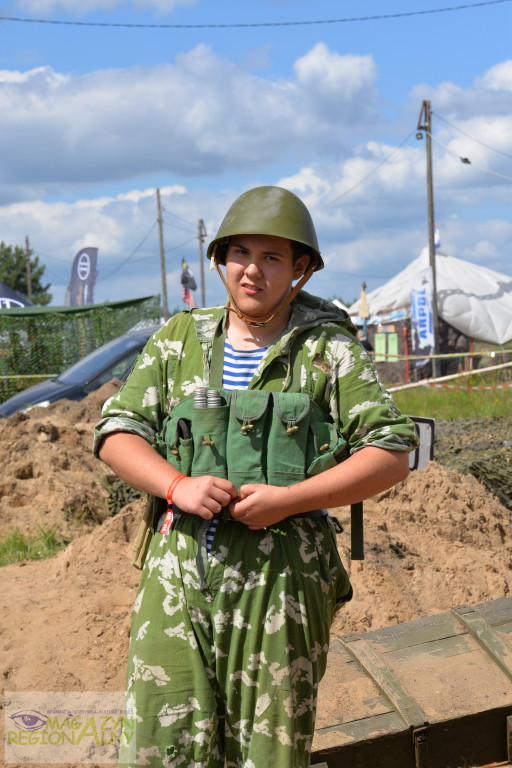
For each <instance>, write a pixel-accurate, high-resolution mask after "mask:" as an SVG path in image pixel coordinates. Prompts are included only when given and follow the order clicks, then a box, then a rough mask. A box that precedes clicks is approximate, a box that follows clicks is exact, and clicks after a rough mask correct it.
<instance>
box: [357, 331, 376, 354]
mask: <svg viewBox="0 0 512 768" xmlns="http://www.w3.org/2000/svg"><path fill="white" fill-rule="evenodd" d="M357 340H358V341H359V343H360V344H361V345H362V346H363V347H364V348H365V349H366V351H367V352H373V346H372V344H371V342H370V341H369V340H368V337H367V336H365V333H364V331H363V330H359V331H358V332H357Z"/></svg>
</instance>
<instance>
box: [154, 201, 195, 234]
mask: <svg viewBox="0 0 512 768" xmlns="http://www.w3.org/2000/svg"><path fill="white" fill-rule="evenodd" d="M162 211H165V213H168V214H169V215H170V216H173V217H174V218H175V219H179V220H180V221H183V222H184V223H185V224H190V226H191V227H194V230H195V228H196V226H197V225H196V222H195V221H188V220H187V219H184V218H183V217H182V216H178V214H177V213H173V212H172V211H170V210H169V209H168V208H166V207H165V205H162Z"/></svg>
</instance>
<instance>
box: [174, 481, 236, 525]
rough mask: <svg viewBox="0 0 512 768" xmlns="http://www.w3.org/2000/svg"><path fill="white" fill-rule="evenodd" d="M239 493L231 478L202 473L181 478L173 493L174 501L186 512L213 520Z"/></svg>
mask: <svg viewBox="0 0 512 768" xmlns="http://www.w3.org/2000/svg"><path fill="white" fill-rule="evenodd" d="M237 495H238V491H237V489H236V486H235V485H233V483H232V482H231V481H230V480H225V479H224V478H222V477H213V475H201V476H200V477H185V478H183V480H180V482H179V483H178V485H177V486H176V488H175V490H174V493H173V495H172V501H173V504H176V505H177V506H178V507H179V508H180V509H182V510H183V511H184V512H188V513H190V514H192V515H199V517H203V518H204V519H205V520H211V519H212V517H214V516H215V515H217V514H219V512H220V511H221V510H222V508H223V507H225V506H227V504H229V502H230V501H231V500H232V499H235V498H236V497H237Z"/></svg>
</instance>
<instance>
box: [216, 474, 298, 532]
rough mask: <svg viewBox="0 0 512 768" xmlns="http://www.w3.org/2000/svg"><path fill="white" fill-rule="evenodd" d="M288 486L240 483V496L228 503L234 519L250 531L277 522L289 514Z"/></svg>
mask: <svg viewBox="0 0 512 768" xmlns="http://www.w3.org/2000/svg"><path fill="white" fill-rule="evenodd" d="M287 497H288V488H286V487H284V488H280V487H278V486H277V485H256V484H254V485H242V487H241V488H240V496H239V498H238V499H235V500H234V501H232V502H231V503H230V505H229V511H230V512H231V515H232V517H233V518H234V519H235V520H238V521H239V522H240V523H244V525H246V526H247V527H248V528H250V529H251V531H257V530H258V529H260V528H267V527H268V526H269V525H273V524H274V523H279V522H280V521H281V520H284V519H285V518H286V517H288V515H289V514H291V510H289V509H287V504H288V498H287Z"/></svg>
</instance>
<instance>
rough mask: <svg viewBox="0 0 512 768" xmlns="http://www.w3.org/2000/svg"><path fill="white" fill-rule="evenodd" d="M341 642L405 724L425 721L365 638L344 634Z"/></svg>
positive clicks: (418, 723) (416, 706) (418, 724)
mask: <svg viewBox="0 0 512 768" xmlns="http://www.w3.org/2000/svg"><path fill="white" fill-rule="evenodd" d="M342 642H343V644H344V647H345V648H346V650H347V651H348V652H349V653H350V654H351V656H353V658H354V659H355V660H356V661H357V663H358V664H359V665H360V666H361V668H362V669H363V670H364V672H365V673H366V674H367V675H368V676H369V677H370V678H371V679H372V680H373V682H374V683H375V685H376V686H377V688H378V690H379V691H380V692H381V693H382V695H383V696H385V697H386V699H387V700H388V701H389V702H390V703H391V705H392V707H393V708H394V709H395V710H396V711H397V712H398V713H399V714H400V715H401V716H402V717H403V719H404V721H405V724H406V725H409V726H414V727H418V726H420V725H423V724H424V723H425V722H426V717H425V715H424V713H423V712H422V710H421V708H420V707H419V706H418V704H417V703H416V701H415V700H414V699H413V698H412V697H411V696H409V695H408V694H407V693H406V691H405V690H404V688H403V687H402V685H401V684H400V682H399V680H398V678H397V677H396V676H395V675H394V674H393V673H392V672H391V670H390V669H389V667H388V666H387V665H386V664H385V663H384V661H383V660H382V659H381V658H380V656H378V655H377V654H376V653H375V651H374V650H373V649H372V647H371V645H370V643H369V642H368V641H367V640H364V639H363V638H362V637H361V636H358V635H354V636H353V637H352V638H351V637H350V636H349V635H345V637H344V639H343V640H342Z"/></svg>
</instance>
